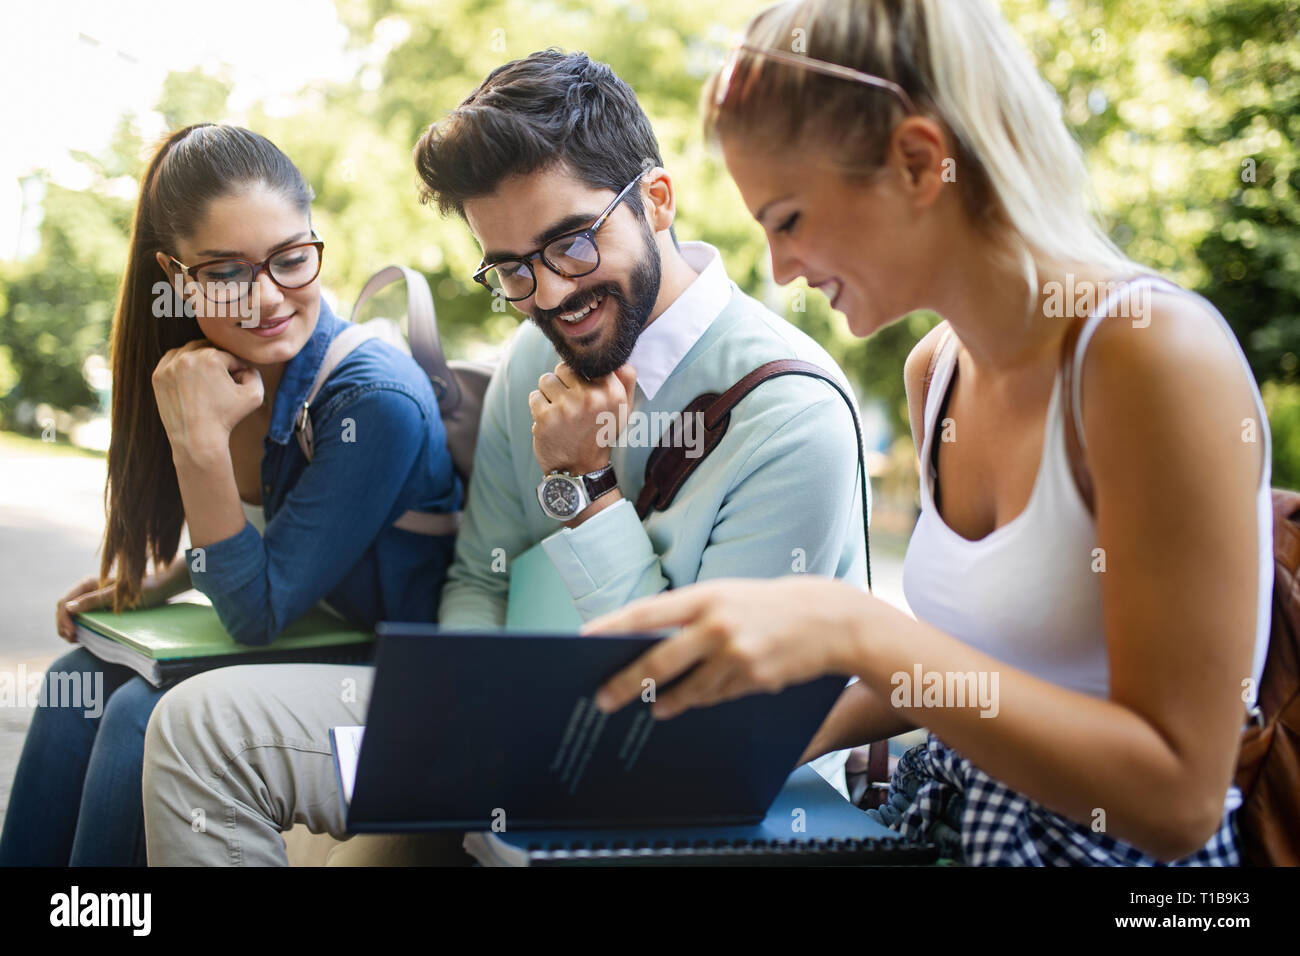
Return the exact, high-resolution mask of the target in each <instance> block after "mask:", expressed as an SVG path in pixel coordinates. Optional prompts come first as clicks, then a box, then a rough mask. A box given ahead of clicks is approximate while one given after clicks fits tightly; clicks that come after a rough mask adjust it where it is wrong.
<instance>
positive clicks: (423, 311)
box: [352, 266, 461, 418]
mask: <svg viewBox="0 0 1300 956" xmlns="http://www.w3.org/2000/svg"><path fill="white" fill-rule="evenodd" d="M398 279H403V280H405V282H406V326H407V329H406V338H407V342H408V343H409V344H410V347H411V358H413V359H415V363H416V364H417V365H419V366H420V368H422V369H424V374H426V375H428V376H429V381H430V382H431V383H433V391H434V394H435V395H436V396H437V398H438V410H439V412H440V413H441V414H442V416H443V417H444V418H446V417H447V416H448V415H449V414H451V413H452V412H454V411H456V409H457V408H458V407H459V406H460V402H461V391H460V384H459V383H458V382H457V381H456V376H455V375H453V374H452V372H451V369H450V368H449V367H448V365H447V358H446V356H445V355H444V354H443V351H442V341H441V340H440V339H439V338H438V320H437V317H436V314H435V312H434V308H433V293H432V292H431V291H430V290H429V283H428V281H427V280H426V279H425V278H424V276H423V274H421V273H419V272H417V271H416V270H414V269H412V268H410V267H409V266H386V267H384V268H383V269H380V270H379V271H378V272H376V273H375V274H374V275H372V276H371V277H370V278H369V279H367V280H366V284H365V285H364V286H362V288H361V293H360V294H359V295H358V296H357V302H356V305H354V306H353V307H352V321H353V322H356V321H357V317H358V316H359V315H360V314H361V307H362V306H364V305H365V304H366V302H368V301H369V300H370V297H371V296H373V295H374V294H375V293H376V292H378V291H379V290H380V289H382V288H384V287H385V286H388V285H390V284H391V283H394V282H396V281H397V280H398Z"/></svg>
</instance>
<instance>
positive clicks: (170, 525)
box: [99, 123, 312, 611]
mask: <svg viewBox="0 0 1300 956" xmlns="http://www.w3.org/2000/svg"><path fill="white" fill-rule="evenodd" d="M253 183H258V184H263V185H265V186H267V187H269V188H271V189H273V190H275V191H277V192H279V193H281V194H283V195H285V196H287V197H288V198H289V199H290V200H291V201H293V202H294V203H295V204H296V205H298V206H299V207H300V208H302V209H304V210H307V209H310V206H311V200H312V191H311V187H310V186H308V185H307V182H306V180H305V179H303V177H302V173H300V172H299V171H298V168H297V167H296V166H294V164H293V163H292V162H291V161H290V160H289V157H287V156H285V154H284V153H282V152H280V150H279V149H278V148H276V146H275V145H274V144H273V143H272V142H271V141H270V140H268V139H266V138H265V137H264V136H259V135H258V134H257V133H253V132H250V131H249V130H246V129H241V128H239V127H236V126H218V125H214V124H212V123H202V124H198V125H195V126H187V127H186V128H184V129H181V130H177V131H176V132H175V133H172V134H171V135H170V136H168V137H167V139H166V140H164V141H163V143H162V145H161V146H159V147H158V151H157V152H156V153H155V154H154V157H153V159H152V160H151V161H150V163H149V167H148V169H147V170H146V171H145V174H144V179H143V181H142V183H141V188H140V201H139V203H138V204H137V206H136V211H135V222H134V224H133V226H132V230H131V246H130V251H129V254H128V259H127V268H126V275H125V277H124V278H123V280H122V290H121V294H120V296H119V298H118V303H117V313H116V315H115V316H114V318H113V346H112V352H113V359H112V363H113V412H112V425H113V429H112V440H111V442H110V444H109V449H108V484H107V485H106V486H105V489H104V507H105V511H106V519H107V520H106V522H105V528H104V553H103V558H102V560H101V562H100V568H99V577H100V585H101V587H102V586H104V585H105V584H107V583H108V581H109V580H110V579H111V578H113V577H115V578H116V583H117V586H116V588H114V596H113V610H114V611H121V610H124V609H126V608H130V607H134V606H135V605H137V604H138V603H139V601H140V582H141V579H142V578H143V577H144V571H145V564H146V562H147V560H148V558H149V557H152V558H153V560H154V563H155V564H156V565H159V566H162V567H166V566H168V565H169V564H171V562H172V560H173V559H174V558H175V556H176V551H177V548H178V546H179V545H180V536H181V526H182V524H184V522H185V509H184V506H183V505H182V502H181V492H180V485H179V484H178V482H177V479H176V469H175V467H174V466H173V464H172V448H171V442H170V441H169V440H168V438H167V432H166V430H165V429H164V428H163V423H162V418H161V417H160V416H159V414H158V404H157V401H156V400H155V398H154V392H153V382H152V376H153V372H154V369H155V368H156V367H157V365H158V362H159V360H160V359H161V358H162V357H163V354H164V353H165V352H167V351H168V350H170V349H174V348H179V347H180V346H182V345H184V344H185V343H186V342H191V341H193V340H195V339H200V338H203V332H202V331H201V330H200V328H199V324H198V322H197V321H196V320H195V318H194V312H193V309H192V308H191V307H189V306H187V304H186V303H185V301H184V300H183V298H182V297H181V296H179V295H177V291H176V289H175V287H174V286H172V284H171V283H170V282H169V281H168V280H169V277H168V276H166V275H165V274H164V273H163V272H162V271H161V270H160V269H159V268H158V262H157V259H156V253H158V252H160V251H161V252H165V253H168V254H175V249H176V241H177V239H178V238H179V237H184V236H187V235H189V234H190V233H191V232H192V230H193V228H194V226H195V225H196V224H197V223H198V222H199V221H200V219H201V218H202V216H203V214H204V212H205V211H206V209H207V206H208V203H209V202H211V201H212V200H213V199H217V198H219V197H221V196H225V195H228V194H230V193H232V192H235V191H237V190H239V189H241V188H243V187H245V186H247V185H250V184H253ZM160 283H162V284H161V285H160Z"/></svg>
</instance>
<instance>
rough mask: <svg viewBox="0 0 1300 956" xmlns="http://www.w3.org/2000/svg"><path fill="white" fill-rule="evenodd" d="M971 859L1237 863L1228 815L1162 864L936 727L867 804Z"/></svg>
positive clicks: (909, 833) (911, 833) (980, 862)
mask: <svg viewBox="0 0 1300 956" xmlns="http://www.w3.org/2000/svg"><path fill="white" fill-rule="evenodd" d="M869 812H870V813H871V814H872V815H873V816H875V817H876V818H877V819H878V820H880V822H882V823H884V824H885V825H887V826H890V827H892V828H893V829H895V830H897V831H898V832H899V833H901V834H902V835H903V836H905V837H911V838H914V839H924V840H929V841H931V842H937V843H938V844H939V846H940V849H941V851H942V852H943V853H944V855H946V856H949V857H950V858H953V859H959V860H961V861H962V862H964V863H967V864H969V865H971V866H1166V865H1167V866H1238V865H1240V862H1241V861H1240V857H1239V855H1238V852H1237V841H1236V833H1235V830H1234V821H1233V819H1232V817H1233V815H1232V814H1231V813H1225V814H1224V816H1223V822H1222V824H1221V825H1220V827H1219V829H1218V830H1217V831H1216V832H1215V834H1214V836H1212V837H1211V838H1210V840H1209V842H1208V843H1206V844H1205V846H1203V847H1202V848H1201V849H1200V850H1198V851H1197V852H1196V853H1193V854H1192V855H1191V856H1188V857H1184V858H1183V859H1181V860H1176V861H1175V862H1173V863H1169V864H1164V863H1161V862H1160V861H1158V860H1156V859H1155V858H1154V857H1150V856H1147V855H1146V854H1145V853H1143V852H1142V851H1141V850H1139V849H1137V848H1136V847H1133V846H1130V845H1129V844H1127V843H1121V842H1119V841H1118V840H1114V839H1111V838H1110V837H1108V836H1106V835H1105V834H1104V833H1097V832H1095V831H1094V830H1093V829H1092V828H1091V827H1090V826H1087V825H1086V824H1080V823H1075V822H1073V821H1071V820H1067V819H1066V818H1065V817H1063V816H1061V815H1060V814H1058V813H1055V812H1053V811H1051V810H1048V809H1047V808H1046V807H1044V806H1041V805H1040V804H1037V803H1034V802H1033V801H1032V800H1030V799H1028V798H1027V797H1024V796H1021V795H1020V794H1019V793H1017V792H1015V791H1014V790H1012V789H1010V788H1009V787H1007V786H1005V785H1004V784H1001V783H999V782H998V781H997V780H994V779H993V778H992V777H990V776H989V775H988V774H986V773H985V772H984V771H982V770H980V769H979V768H978V767H976V766H975V765H974V764H972V763H971V762H970V761H969V760H967V759H966V758H965V757H963V756H961V755H960V754H959V753H957V752H956V751H955V750H952V749H951V748H949V747H948V746H947V745H945V744H944V743H943V741H941V740H940V739H939V738H938V737H936V736H935V735H934V734H930V735H929V736H928V737H927V739H926V741H925V743H923V744H918V745H916V746H915V747H913V748H912V749H911V750H909V751H907V753H905V754H903V756H902V757H900V758H899V761H898V766H897V768H896V769H895V771H894V774H893V777H892V779H891V780H890V785H889V799H888V801H887V802H886V803H885V805H884V806H882V807H881V808H880V809H879V810H872V811H869Z"/></svg>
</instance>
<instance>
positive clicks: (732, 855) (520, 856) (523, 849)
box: [464, 766, 938, 866]
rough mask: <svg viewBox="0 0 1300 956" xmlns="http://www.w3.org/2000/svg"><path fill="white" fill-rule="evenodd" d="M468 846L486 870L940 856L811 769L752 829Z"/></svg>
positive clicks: (917, 860) (474, 840)
mask: <svg viewBox="0 0 1300 956" xmlns="http://www.w3.org/2000/svg"><path fill="white" fill-rule="evenodd" d="M464 846H465V852H467V853H468V854H469V855H470V856H472V857H474V859H476V860H477V861H478V862H479V863H480V864H481V865H483V866H584V865H585V866H662V865H671V866H682V865H695V866H698V865H722V866H755V865H759V866H761V865H775V866H791V865H796V866H799V865H809V866H827V865H837V864H838V865H858V866H881V865H913V866H915V865H922V864H927V863H932V862H934V861H935V860H936V859H937V857H938V850H937V848H936V847H934V846H933V845H931V844H921V843H915V842H912V841H910V840H905V839H903V838H902V837H900V836H899V835H898V833H896V832H895V831H893V830H890V829H889V828H888V827H886V826H883V825H882V824H880V823H877V822H876V821H875V820H873V819H871V817H869V816H867V814H866V813H864V812H863V811H861V810H859V809H858V808H857V807H855V806H853V804H851V803H849V802H848V801H847V800H845V799H844V798H843V797H842V796H840V794H839V792H838V791H836V790H835V788H834V787H832V786H831V785H830V784H829V783H827V782H826V781H825V780H824V779H823V778H822V776H821V775H820V774H819V773H817V772H816V771H815V770H813V769H812V768H811V767H808V766H803V767H800V768H799V769H798V770H796V771H795V772H794V773H793V774H791V775H790V777H789V779H788V780H786V783H785V786H784V787H782V788H781V792H780V793H779V794H778V795H777V798H776V801H775V802H774V803H773V804H772V807H771V809H770V810H768V812H767V816H766V817H764V818H763V821H762V822H761V823H758V824H754V825H752V826H729V827H728V826H722V827H671V828H664V827H649V828H638V829H630V830H623V829H619V830H604V829H601V830H529V831H522V830H521V831H517V832H509V831H507V832H502V833H493V832H491V831H478V832H475V833H467V834H466V835H465V841H464Z"/></svg>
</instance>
